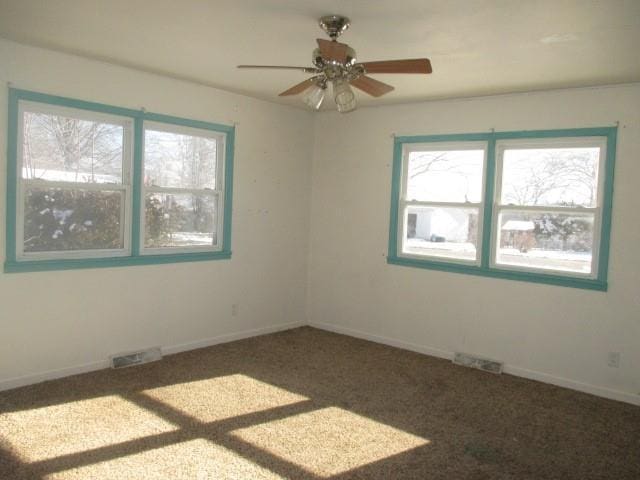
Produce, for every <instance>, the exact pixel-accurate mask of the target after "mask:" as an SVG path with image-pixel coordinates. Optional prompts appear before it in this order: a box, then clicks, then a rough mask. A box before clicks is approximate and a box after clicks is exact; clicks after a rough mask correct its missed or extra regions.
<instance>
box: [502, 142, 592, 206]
mask: <svg viewBox="0 0 640 480" xmlns="http://www.w3.org/2000/svg"><path fill="white" fill-rule="evenodd" d="M599 157H600V149H599V148H540V149H509V150H505V152H504V159H503V167H502V199H501V200H502V204H505V205H506V204H513V205H546V206H583V207H595V206H596V202H597V198H596V197H597V194H598V162H599Z"/></svg>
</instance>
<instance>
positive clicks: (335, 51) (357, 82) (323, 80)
mask: <svg viewBox="0 0 640 480" xmlns="http://www.w3.org/2000/svg"><path fill="white" fill-rule="evenodd" d="M319 25H320V28H322V29H323V30H324V31H325V32H326V33H327V35H329V37H330V38H331V40H324V39H321V38H319V39H318V40H317V41H318V48H316V49H315V50H314V51H313V56H312V62H313V65H314V66H313V67H289V66H281V65H238V68H272V69H280V70H299V71H302V72H305V73H312V74H314V75H313V76H312V77H311V78H308V79H306V80H305V81H304V82H300V83H298V84H296V85H294V86H293V87H291V88H289V89H288V90H285V91H284V92H282V93H281V94H280V95H279V96H281V97H284V96H288V95H297V94H299V93H303V92H304V94H303V97H302V99H303V101H304V102H305V103H306V104H307V105H309V106H310V107H311V108H313V109H315V110H318V109H319V108H320V106H321V105H322V101H323V100H324V97H325V92H326V90H327V86H328V85H329V84H331V85H332V87H333V98H334V100H335V102H336V106H337V107H338V111H339V112H341V113H346V112H350V111H352V110H355V108H356V98H355V95H354V93H353V91H352V90H351V87H350V85H352V86H354V87H356V88H357V89H359V90H362V91H363V92H366V93H368V94H369V95H372V96H374V97H380V96H382V95H384V94H385V93H389V92H390V91H392V90H393V87H392V86H391V85H387V84H386V83H383V82H380V81H378V80H375V79H373V78H371V77H369V76H367V74H375V73H422V74H427V73H431V71H432V70H431V62H429V59H428V58H415V59H406V60H383V61H377V62H362V63H358V62H357V61H356V52H355V50H354V49H353V48H351V47H350V46H349V45H347V44H345V43H339V42H338V41H337V38H338V37H339V36H340V35H341V34H342V32H344V31H345V30H346V29H348V28H349V25H351V22H350V21H349V19H348V18H347V17H343V16H341V15H327V16H324V17H321V18H320V20H319Z"/></svg>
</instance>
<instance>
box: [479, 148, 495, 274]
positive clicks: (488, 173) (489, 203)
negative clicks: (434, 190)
mask: <svg viewBox="0 0 640 480" xmlns="http://www.w3.org/2000/svg"><path fill="white" fill-rule="evenodd" d="M496 164H497V162H496V139H495V136H493V135H491V137H490V138H489V140H488V142H487V160H486V163H485V181H484V209H483V212H482V240H481V244H480V245H478V247H479V248H480V267H481V268H484V269H488V268H489V265H490V263H491V255H492V251H493V249H494V245H492V241H493V240H494V239H495V238H497V235H494V234H493V224H494V222H493V210H494V205H495V203H497V200H496V198H495V194H494V189H495V186H496V184H497V183H498V181H499V180H500V179H498V178H496Z"/></svg>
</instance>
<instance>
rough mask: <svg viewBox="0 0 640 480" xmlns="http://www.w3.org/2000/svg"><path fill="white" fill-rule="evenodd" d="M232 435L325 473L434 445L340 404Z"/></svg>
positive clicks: (329, 473)
mask: <svg viewBox="0 0 640 480" xmlns="http://www.w3.org/2000/svg"><path fill="white" fill-rule="evenodd" d="M232 435H234V436H236V437H238V438H240V439H241V440H243V441H245V442H248V443H250V444H251V445H254V446H256V447H258V448H261V449H263V450H266V451H268V452H270V453H272V454H273V455H276V456H278V457H280V458H282V459H284V460H286V461H288V462H291V463H294V464H296V465H298V466H300V467H302V468H304V469H305V470H307V471H309V472H311V473H313V474H315V475H319V476H321V477H329V476H332V475H337V474H340V473H343V472H346V471H348V470H352V469H354V468H358V467H362V466H364V465H367V464H369V463H372V462H376V461H378V460H382V459H385V458H387V457H391V456H393V455H397V454H399V453H402V452H405V451H407V450H411V449H414V448H418V447H422V446H424V445H427V444H429V443H430V441H429V440H427V439H424V438H421V437H418V436H416V435H412V434H410V433H407V432H404V431H402V430H399V429H397V428H394V427H390V426H388V425H385V424H383V423H380V422H376V421H375V420H371V419H369V418H366V417H362V416H360V415H357V414H355V413H352V412H349V411H347V410H343V409H341V408H337V407H329V408H323V409H320V410H315V411H313V412H308V413H302V414H299V415H293V416H290V417H287V418H284V419H282V420H276V421H272V422H267V423H263V424H260V425H256V426H252V427H248V428H242V429H238V430H235V431H233V432H232Z"/></svg>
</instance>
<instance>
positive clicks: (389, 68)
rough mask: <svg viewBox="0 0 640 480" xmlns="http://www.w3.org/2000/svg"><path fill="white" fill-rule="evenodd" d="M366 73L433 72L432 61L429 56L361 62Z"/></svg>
mask: <svg viewBox="0 0 640 480" xmlns="http://www.w3.org/2000/svg"><path fill="white" fill-rule="evenodd" d="M360 65H362V66H363V67H364V71H365V73H431V72H432V71H433V70H432V69H431V62H430V61H429V59H428V58H414V59H407V60H383V61H381V62H364V63H360Z"/></svg>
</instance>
